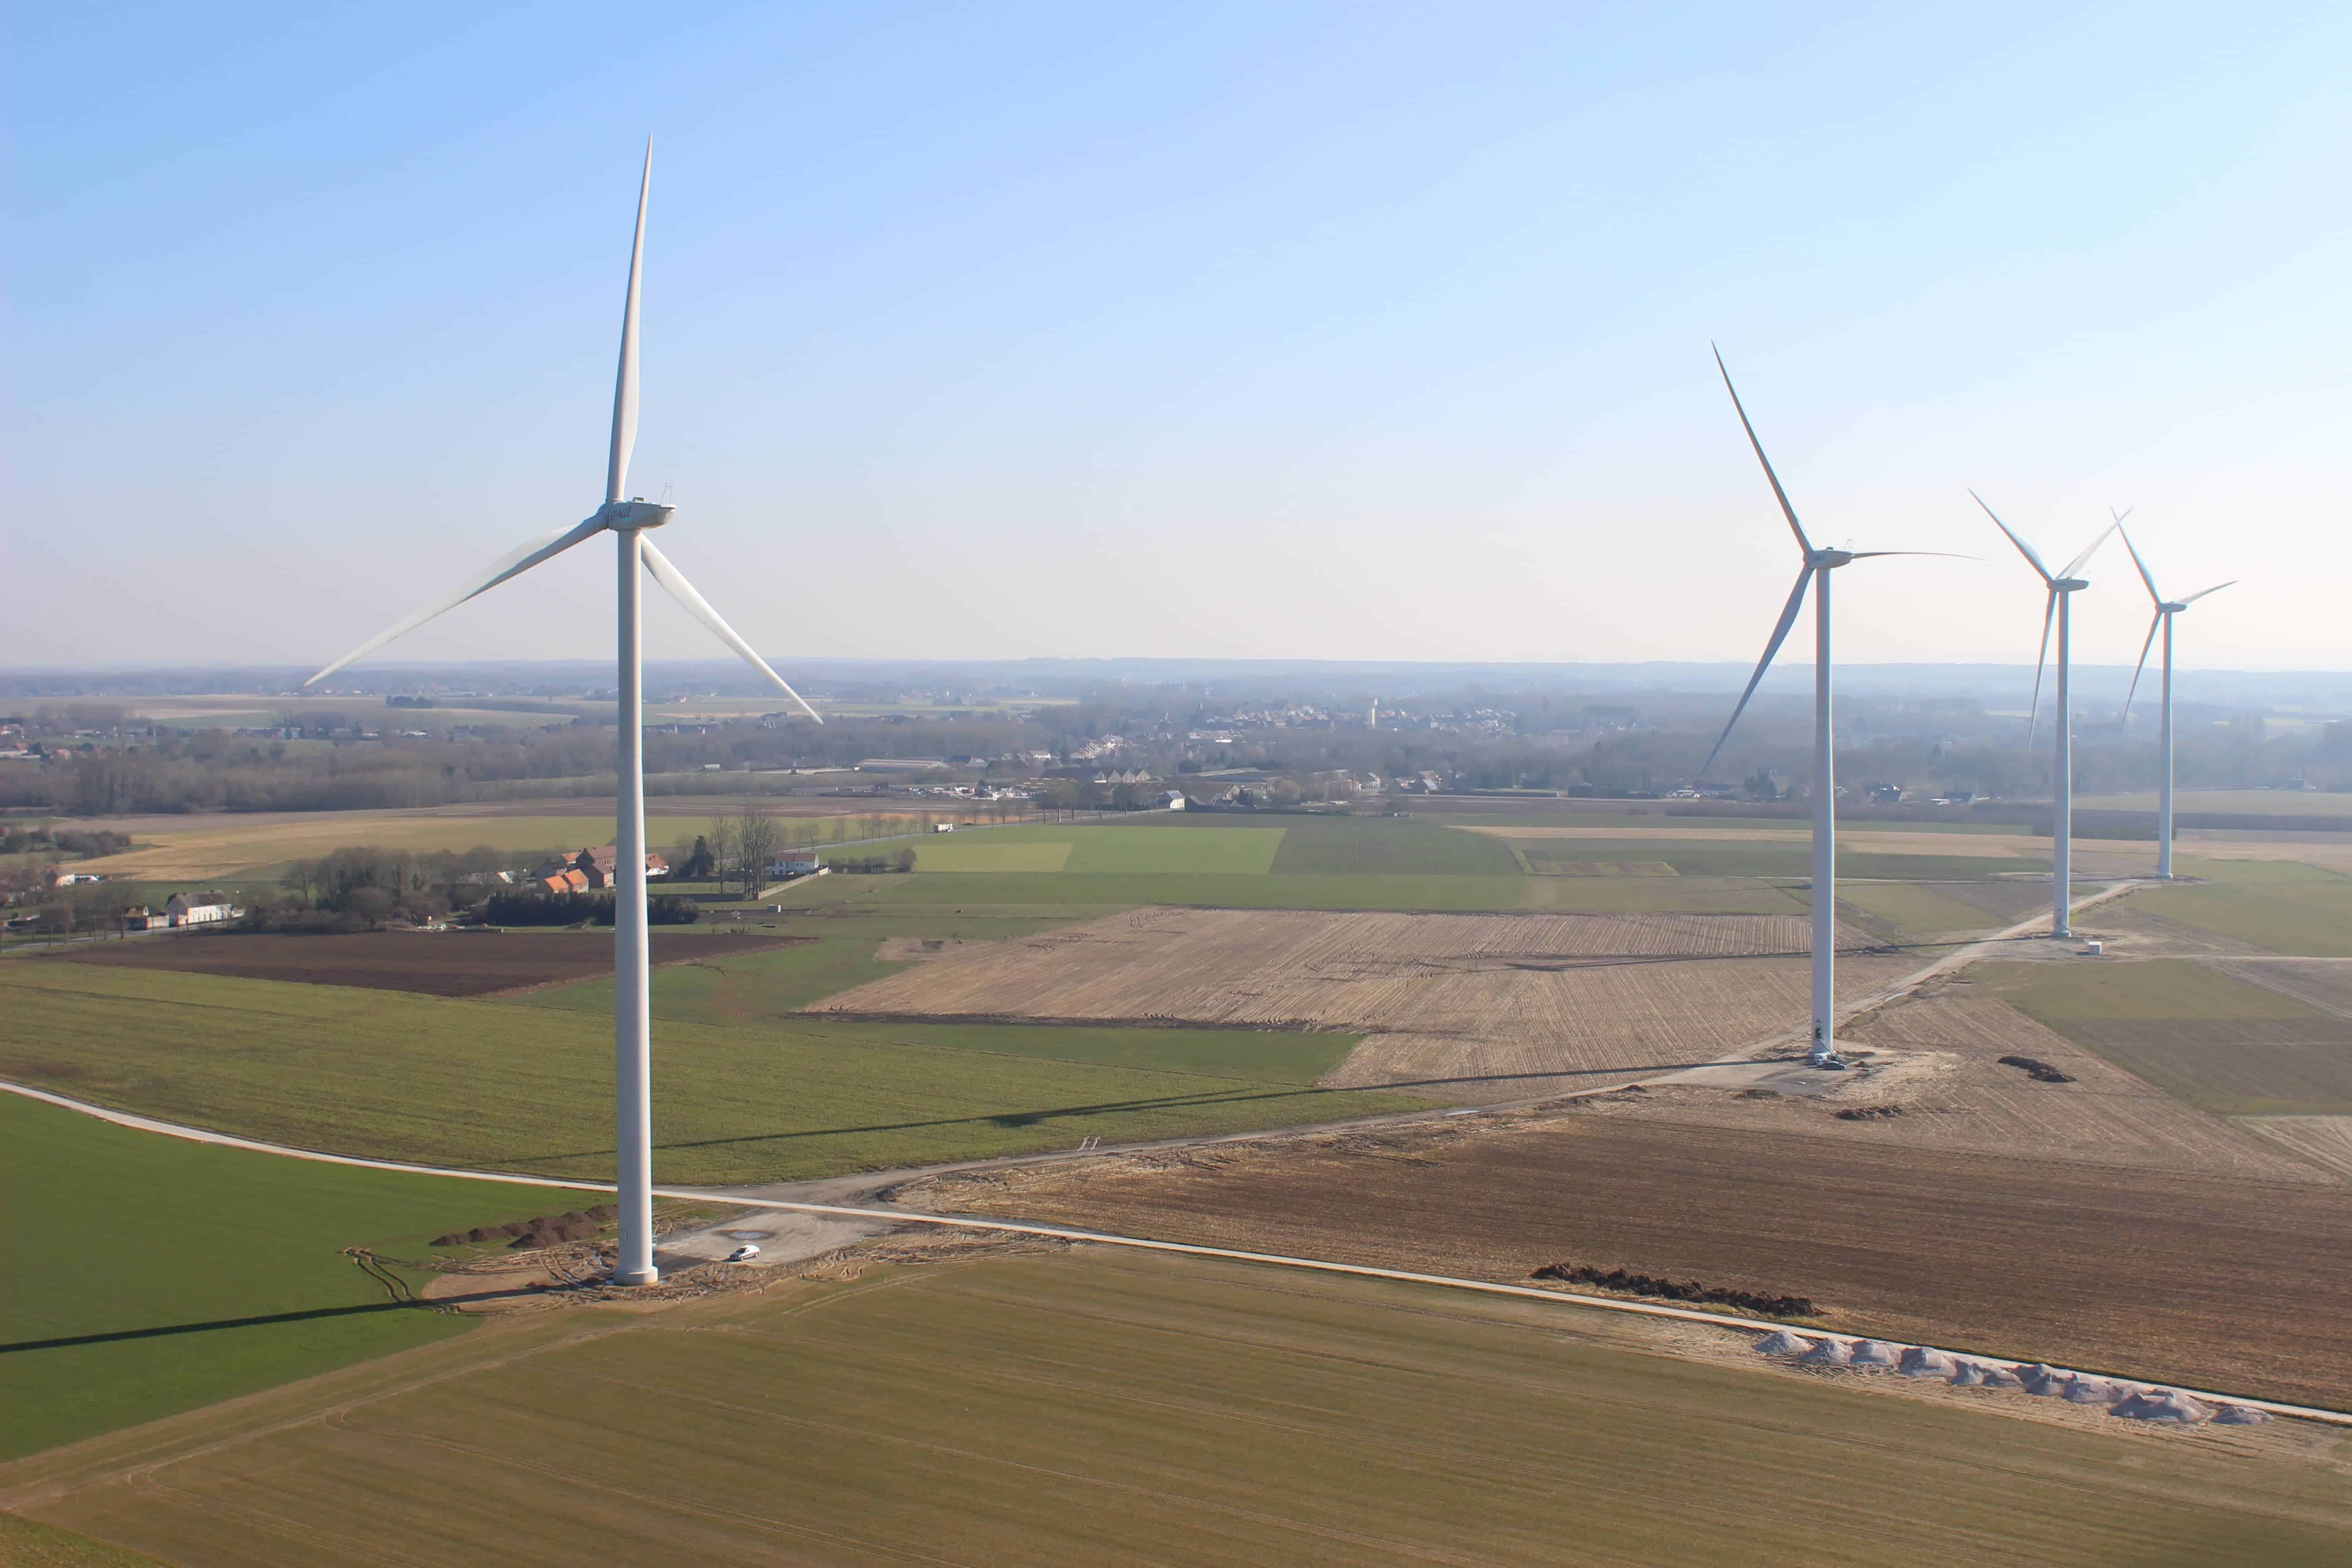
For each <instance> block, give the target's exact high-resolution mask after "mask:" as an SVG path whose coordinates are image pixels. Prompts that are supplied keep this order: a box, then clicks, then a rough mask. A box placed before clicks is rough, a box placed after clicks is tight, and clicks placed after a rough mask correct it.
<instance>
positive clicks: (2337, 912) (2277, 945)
mask: <svg viewBox="0 0 2352 1568" xmlns="http://www.w3.org/2000/svg"><path fill="white" fill-rule="evenodd" d="M2282 864H2286V862H2282ZM2132 901H2133V903H2134V904H2136V905H2137V907H2139V908H2141V909H2144V910H2147V911H2148V912H2149V913H2150V914H2157V915H2162V916H2163V917H2164V918H2165V919H2167V920H2173V921H2180V922H2181V923H2182V924H2184V925H2192V926H2196V927H2198V928H2200V930H2204V931H2213V932H2215V933H2217V934H2219V935H2221V936H2229V937H2235V938H2237V939H2238V940H2239V941H2240V942H2252V943H2253V944H2254V945H2255V946H2256V947H2263V948H2268V949H2269V950H2270V951H2271V952H2281V953H2287V954H2290V955H2293V956H2295V957H2302V958H2352V878H2344V877H2335V876H2327V875H2325V874H2323V875H2322V876H2320V877H2317V878H2296V877H2285V876H2281V877H2274V878H2265V879H2260V880H2256V879H2247V878H2233V879H2231V880H2230V881H2227V882H2219V881H2217V882H2209V883H2206V884H2204V885H2203V886H2199V887H2175V888H2152V889H2147V890H2146V891H2144V892H2138V893H2135V894H2133V895H2132Z"/></svg>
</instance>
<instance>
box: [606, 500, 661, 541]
mask: <svg viewBox="0 0 2352 1568" xmlns="http://www.w3.org/2000/svg"><path fill="white" fill-rule="evenodd" d="M676 510H677V508H676V507H674V506H663V505H661V504H660V503H659V502H656V501H649V500H608V501H606V502H605V503H604V505H603V506H601V507H599V508H597V509H596V515H597V516H598V517H599V518H601V519H603V520H604V526H605V527H606V528H609V529H611V530H612V531H614V532H615V533H634V532H635V531H638V530H639V529H646V528H659V527H660V526H661V525H662V524H663V523H666V522H667V521H669V519H670V514H671V513H672V512H674V511H676Z"/></svg>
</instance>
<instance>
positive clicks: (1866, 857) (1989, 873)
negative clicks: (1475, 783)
mask: <svg viewBox="0 0 2352 1568" xmlns="http://www.w3.org/2000/svg"><path fill="white" fill-rule="evenodd" d="M1464 837H1474V836H1473V835H1467V834H1465V835H1464ZM1475 837H1485V836H1483V835H1480V836H1475ZM1497 842H1501V843H1506V844H1507V845H1508V847H1510V848H1512V849H1515V850H1517V851H1518V853H1519V854H1521V855H1523V856H1525V857H1526V858H1527V861H1528V868H1529V869H1530V870H1537V869H1538V868H1541V867H1542V866H1544V865H1546V864H1568V865H1578V864H1589V863H1591V862H1596V861H1599V862H1611V861H1620V860H1643V861H1663V862H1664V863H1665V864H1666V865H1668V866H1671V867H1673V868H1674V869H1675V873H1676V874H1677V875H1680V876H1685V877H1794V878H1803V877H1810V876H1811V875H1812V870H1813V860H1812V847H1811V845H1810V844H1809V843H1807V842H1806V841H1805V840H1804V839H1803V838H1801V837H1790V838H1787V839H1764V838H1747V839H1727V840H1726V841H1724V842H1721V843H1711V842H1708V841H1706V840H1704V839H1696V840H1695V839H1688V838H1513V839H1507V840H1497ZM2049 869H2050V862H2049V860H2048V858H2036V857H2029V856H2022V855H2018V856H2006V855H2005V856H1985V855H1891V854H1882V853H1877V852H1874V851H1863V850H1853V849H1844V848H1841V849H1840V850H1839V851H1838V858H1837V870H1838V876H1839V877H1840V878H1842V879H1843V878H1853V879H1871V878H1881V879H1898V880H1914V881H1936V880H1953V881H1982V880H1990V879H1994V878H1997V877H2000V876H2001V875H2003V874H2005V873H2010V872H2019V871H2042V872H2045V873H2046V872H2047V871H2048V870H2049Z"/></svg>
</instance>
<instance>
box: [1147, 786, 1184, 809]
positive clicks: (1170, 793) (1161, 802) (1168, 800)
mask: <svg viewBox="0 0 2352 1568" xmlns="http://www.w3.org/2000/svg"><path fill="white" fill-rule="evenodd" d="M1151 809H1152V810H1154V811H1181V810H1183V809H1184V792H1183V791H1182V790H1181V789H1165V790H1161V791H1160V793H1159V794H1158V795H1154V796H1153V797H1152V800H1151Z"/></svg>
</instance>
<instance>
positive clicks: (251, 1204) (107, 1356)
mask: <svg viewBox="0 0 2352 1568" xmlns="http://www.w3.org/2000/svg"><path fill="white" fill-rule="evenodd" d="M0 1190H5V1192H6V1194H7V1199H6V1202H5V1204H0V1256H5V1258H6V1259H7V1263H6V1266H5V1268H0V1340H5V1343H0V1458H14V1457H16V1456H17V1455H20V1454H28V1453H31V1452H34V1451H35V1450H37V1449H40V1448H46V1447H51V1446H53V1445H56V1444H59V1443H70V1442H73V1441H75V1440H77V1439H79V1438H82V1437H88V1436H94V1435H95V1434H97V1433H100V1432H107V1431H111V1430H113V1429H114V1428H116V1427H119V1426H130V1425H131V1424H133V1423H135V1422H141V1421H150V1420H153V1419H155V1418H156V1417H158V1416H162V1415H171V1414H172V1413H173V1412H174V1411H179V1410H192V1409H194V1408H196V1407H198V1406H200V1405H210V1404H213V1403H215V1401H218V1400H223V1399H229V1398H233V1397H235V1396H236V1395H237V1394H247V1393H251V1392H252V1391H253V1390H255V1389H258V1388H268V1387H269V1386H271V1385H272V1384H279V1383H285V1382H289V1381H290V1380H292V1379H294V1378H298V1377H308V1376H310V1375H311V1374H312V1373H321V1372H326V1371H329V1370H331V1369H332V1368H334V1367H338V1366H345V1365H349V1364H350V1363H353V1362H358V1361H364V1360H367V1359H369V1358H370V1357H373V1356H380V1355H385V1354H389V1353H390V1352H394V1351H396V1350H404V1349H407V1348H408V1347H410V1346H412V1345H419V1344H424V1343H425V1342H428V1341H431V1340H436V1339H439V1338H441V1337H442V1336H444V1335H446V1334H450V1333H455V1332H457V1331H460V1330H461V1329H463V1328H464V1327H465V1326H466V1325H465V1321H464V1320H462V1319H458V1318H455V1317H451V1316H448V1315H446V1314H444V1313H438V1312H427V1311H419V1310H414V1309H395V1308H393V1307H391V1306H390V1305H389V1303H388V1301H387V1300H386V1293H385V1290H384V1288H383V1286H381V1285H379V1284H378V1283H376V1282H375V1281H374V1280H373V1279H370V1278H369V1277H368V1276H367V1275H366V1274H364V1273H362V1271H361V1269H360V1268H359V1267H358V1266H357V1265H356V1264H354V1263H353V1262H352V1260H351V1259H350V1258H346V1257H344V1256H343V1255H342V1249H343V1248H344V1247H376V1248H382V1249H383V1250H384V1251H386V1253H387V1254H388V1255H389V1256H392V1257H395V1258H397V1257H402V1256H412V1257H414V1256H420V1255H422V1253H423V1252H424V1250H425V1242H426V1241H428V1240H429V1239H430V1238H432V1237H435V1236H437V1235H439V1234H440V1233H442V1232H444V1231H448V1230H461V1229H470V1228H472V1227H473V1226H479V1225H495V1224H500V1223H503V1222H505V1221H507V1220H512V1219H523V1218H527V1217H529V1216H530V1215H534V1214H546V1213H550V1212H554V1213H562V1211H564V1210H565V1209H569V1208H572V1207H575V1206H577V1205H579V1204H580V1203H583V1202H587V1201H593V1200H588V1199H585V1198H583V1197H581V1196H579V1195H577V1194H568V1193H564V1192H562V1191H561V1190H560V1189H551V1188H545V1187H529V1186H508V1185H502V1184H498V1183H490V1182H467V1181H457V1180H455V1179H449V1178H442V1177H432V1176H410V1175H403V1174H400V1173H395V1172H390V1171H362V1170H354V1169H352V1168H350V1167H348V1166H342V1165H328V1164H321V1163H318V1162H316V1161H310V1160H289V1159H284V1158H281V1157H278V1156H277V1155H271V1154H254V1153H247V1152H243V1151H240V1150H235V1149H219V1148H214V1147H211V1146H208V1145H205V1144H201V1143H191V1142H184V1141H183V1140H180V1139H177V1138H165V1137H161V1136H158V1135H157V1134H154V1133H152V1132H133V1131H129V1130H128V1129H125V1128H121V1127H115V1126H111V1125H110V1124H108V1123H106V1122H103V1121H98V1120H96V1119H95V1118H92V1117H88V1116H83V1115H80V1114H79V1113H77V1112H74V1111H70V1110H60V1109H58V1107H55V1106H50V1105H42V1104H40V1103H38V1102H37V1101H34V1100H26V1099H23V1098H22V1097H20V1096H17V1095H13V1094H0ZM419 1278H422V1276H419ZM273 1319H274V1320H277V1321H266V1320H273ZM253 1320H265V1321H253ZM107 1335H121V1336H125V1337H122V1338H115V1339H107V1338H102V1337H100V1338H95V1339H93V1338H92V1336H107ZM55 1340H66V1341H85V1342H82V1343H66V1344H49V1345H42V1344H40V1343H39V1342H44V1341H55ZM0 1539H5V1538H0ZM5 1560H6V1559H5V1557H0V1561H5Z"/></svg>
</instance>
